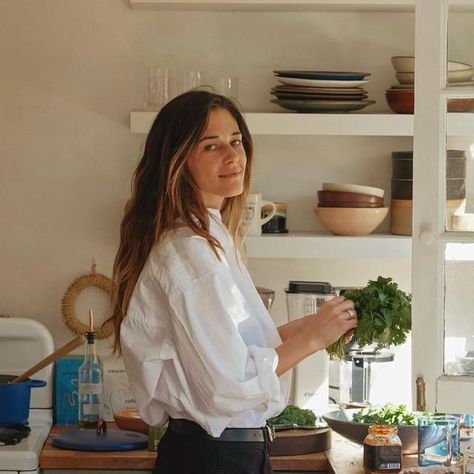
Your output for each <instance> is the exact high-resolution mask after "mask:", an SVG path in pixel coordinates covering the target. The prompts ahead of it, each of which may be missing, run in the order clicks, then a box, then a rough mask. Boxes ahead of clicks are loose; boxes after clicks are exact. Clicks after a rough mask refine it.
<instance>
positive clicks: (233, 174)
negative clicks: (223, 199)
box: [219, 171, 242, 178]
mask: <svg viewBox="0 0 474 474" xmlns="http://www.w3.org/2000/svg"><path fill="white" fill-rule="evenodd" d="M241 174H242V171H234V172H233V173H228V174H221V175H219V177H220V178H236V177H237V176H240V175H241Z"/></svg>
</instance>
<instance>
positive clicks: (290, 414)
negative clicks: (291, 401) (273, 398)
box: [267, 405, 316, 426]
mask: <svg viewBox="0 0 474 474" xmlns="http://www.w3.org/2000/svg"><path fill="white" fill-rule="evenodd" d="M267 423H268V424H269V425H271V426H275V425H298V426H314V425H315V424H316V415H315V414H314V413H313V412H312V411H311V410H308V409H305V408H299V407H297V406H295V405H287V406H286V407H285V409H284V410H283V411H282V412H281V413H280V414H279V415H277V416H274V417H273V418H270V419H269V420H267Z"/></svg>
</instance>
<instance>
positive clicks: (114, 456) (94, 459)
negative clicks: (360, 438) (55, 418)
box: [40, 423, 330, 471]
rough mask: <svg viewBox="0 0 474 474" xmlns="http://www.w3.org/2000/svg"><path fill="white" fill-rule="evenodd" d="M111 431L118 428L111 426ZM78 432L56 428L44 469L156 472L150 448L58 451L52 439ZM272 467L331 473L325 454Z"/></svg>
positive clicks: (279, 459)
mask: <svg viewBox="0 0 474 474" xmlns="http://www.w3.org/2000/svg"><path fill="white" fill-rule="evenodd" d="M109 426H110V427H111V428H115V427H116V426H115V425H114V424H113V423H110V424H109ZM71 429H76V427H72V426H68V427H66V426H53V428H52V430H51V432H50V433H49V436H48V439H47V440H46V443H45V445H44V447H43V451H42V452H41V456H40V467H41V468H43V469H48V468H49V469H71V468H72V467H74V468H75V469H86V468H88V469H144V470H153V467H154V465H155V458H156V452H153V451H148V450H146V449H136V450H133V451H87V456H84V452H85V451H73V450H68V449H61V448H56V447H54V446H53V445H52V438H53V436H54V435H56V434H58V433H60V432H61V431H65V430H71ZM272 467H273V469H274V470H275V471H278V470H279V471H282V470H287V471H326V470H330V466H329V463H328V459H327V457H326V455H325V454H324V453H312V454H302V455H299V456H274V457H272Z"/></svg>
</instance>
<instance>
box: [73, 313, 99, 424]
mask: <svg viewBox="0 0 474 474" xmlns="http://www.w3.org/2000/svg"><path fill="white" fill-rule="evenodd" d="M89 317H90V319H91V325H90V327H91V330H90V331H87V332H85V333H84V336H85V339H86V341H85V342H86V345H85V354H84V362H83V363H82V365H81V366H80V367H79V374H78V375H79V377H78V378H79V387H78V388H79V404H78V407H79V414H78V419H79V428H94V429H95V428H96V427H97V424H98V422H100V421H101V420H102V419H103V412H104V395H103V370H102V365H101V363H100V361H99V358H98V357H97V351H96V345H95V340H96V336H97V334H96V333H95V332H94V331H93V323H92V318H93V317H92V311H89Z"/></svg>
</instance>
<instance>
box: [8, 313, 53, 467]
mask: <svg viewBox="0 0 474 474" xmlns="http://www.w3.org/2000/svg"><path fill="white" fill-rule="evenodd" d="M53 351H54V343H53V338H52V336H51V333H50V332H49V331H48V330H47V329H46V327H45V326H43V325H42V324H40V323H39V322H37V321H34V320H32V319H25V318H9V317H5V316H0V374H12V375H20V374H21V373H23V372H25V371H26V370H27V369H29V368H30V367H32V366H33V365H35V364H36V363H37V362H39V361H40V360H41V359H44V358H45V357H46V356H48V355H49V354H51V353H52V352H53ZM31 378H32V379H39V380H44V381H46V383H47V385H46V386H45V387H41V388H33V389H32V390H31V403H30V414H29V420H28V421H29V426H30V428H31V432H30V434H29V435H28V437H27V438H25V439H23V440H22V441H20V442H19V443H18V444H15V445H6V446H0V474H18V473H25V474H26V473H28V474H36V473H39V472H40V471H39V458H40V453H41V449H42V448H43V445H44V443H45V441H46V438H47V437H48V434H49V431H50V430H51V426H52V424H53V368H52V365H49V366H48V367H45V368H44V369H42V370H40V371H39V372H37V373H36V374H35V375H33V376H32V377H31ZM0 409H1V407H0Z"/></svg>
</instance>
